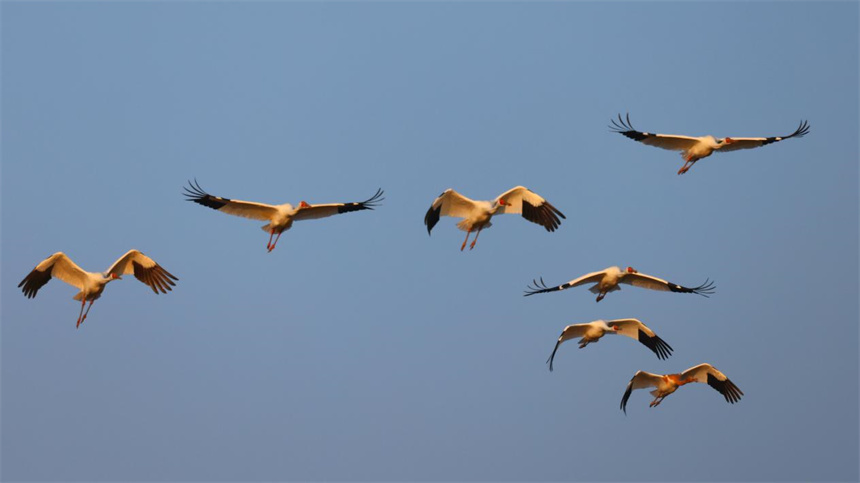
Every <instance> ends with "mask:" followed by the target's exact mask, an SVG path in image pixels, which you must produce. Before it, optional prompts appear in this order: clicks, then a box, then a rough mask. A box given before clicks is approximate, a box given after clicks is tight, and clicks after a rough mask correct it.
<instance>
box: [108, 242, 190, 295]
mask: <svg viewBox="0 0 860 483" xmlns="http://www.w3.org/2000/svg"><path fill="white" fill-rule="evenodd" d="M105 273H107V274H108V275H110V274H114V275H116V276H121V275H126V274H131V273H133V274H134V277H135V278H136V279H138V280H140V281H141V282H143V283H145V284H147V285H149V288H151V289H152V291H153V292H155V293H156V294H157V293H158V292H159V291H161V293H167V292H168V291H170V290H173V289H172V288H171V287H173V286H175V285H176V284H175V283H173V280H179V279H178V278H176V277H174V276H173V275H172V274H171V273H170V272H168V271H167V270H165V269H164V268H162V267H161V265H159V264H157V263H155V260H153V259H151V258H149V257H148V256H146V255H144V254H143V253H141V252H139V251H137V250H129V251H128V252H126V253H125V255H123V256H121V257H119V259H117V261H115V262H113V265H111V266H110V268H108V269H107V272H105Z"/></svg>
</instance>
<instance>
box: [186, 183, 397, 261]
mask: <svg viewBox="0 0 860 483" xmlns="http://www.w3.org/2000/svg"><path fill="white" fill-rule="evenodd" d="M188 184H189V186H188V187H185V196H186V200H187V201H193V202H195V203H197V204H199V205H203V206H205V207H207V208H212V209H213V210H218V211H220V212H222V213H227V214H228V215H234V216H241V217H243V218H251V219H254V220H262V221H268V222H269V223H267V224H266V225H264V226H263V231H265V232H266V233H268V234H269V242H268V243H267V244H266V249H267V250H268V251H269V252H271V251H272V250H274V249H275V245H277V244H278V240H280V239H281V233H283V232H285V231H287V230H289V229H290V227H292V226H293V221H299V220H315V219H317V218H326V217H329V216H334V215H339V214H341V213H350V212H353V211H361V210H372V209H374V208H376V207H377V206H378V204H379V202H380V201H382V200H384V198H382V193H383V191H382V189H381V188H380V189H378V190H376V194H375V195H373V196H371V197H370V198H368V199H366V200H364V201H358V202H353V203H327V204H317V205H312V204H310V203H307V202H305V201H302V202H300V203H299V205H298V206H295V207H294V206H293V205H291V204H289V203H284V204H282V205H267V204H265V203H257V202H254V201H242V200H231V199H229V198H222V197H220V196H212V195H210V194H209V193H207V192H206V191H204V190H203V188H201V187H200V185H199V184H197V180H195V181H194V183H192V182H190V181H189V182H188ZM275 235H278V236H277V237H275ZM272 238H274V242H273V241H272Z"/></svg>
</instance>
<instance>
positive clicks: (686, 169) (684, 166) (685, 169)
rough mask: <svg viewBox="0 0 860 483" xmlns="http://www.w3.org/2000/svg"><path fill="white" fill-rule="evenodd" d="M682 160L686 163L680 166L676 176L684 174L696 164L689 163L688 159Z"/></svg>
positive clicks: (693, 162)
mask: <svg viewBox="0 0 860 483" xmlns="http://www.w3.org/2000/svg"><path fill="white" fill-rule="evenodd" d="M684 160H685V161H686V163H684V165H683V166H681V169H679V170H678V174H684V173H686V172H687V171H689V170H690V168H692V167H693V165H694V164H696V162H695V161H690V158H684Z"/></svg>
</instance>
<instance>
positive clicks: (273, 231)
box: [266, 230, 275, 251]
mask: <svg viewBox="0 0 860 483" xmlns="http://www.w3.org/2000/svg"><path fill="white" fill-rule="evenodd" d="M273 236H275V230H272V231H270V232H269V243H266V250H269V251H272V237H273Z"/></svg>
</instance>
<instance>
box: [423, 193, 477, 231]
mask: <svg viewBox="0 0 860 483" xmlns="http://www.w3.org/2000/svg"><path fill="white" fill-rule="evenodd" d="M476 206H477V205H476V202H475V201H474V200H470V199H469V198H466V197H465V196H463V195H461V194H460V193H457V192H456V191H454V190H452V189H450V188H449V189H447V190H445V192H443V193H442V194H441V195H439V197H438V198H436V199H435V200H434V201H433V204H432V205H430V209H429V210H427V214H426V215H424V224H425V225H427V233H428V234H430V231H431V230H432V229H433V227H434V226H436V223H439V217H441V216H453V217H457V218H466V217H468V216H469V215H470V214H471V213H472V211H473V210H475V209H476Z"/></svg>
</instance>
